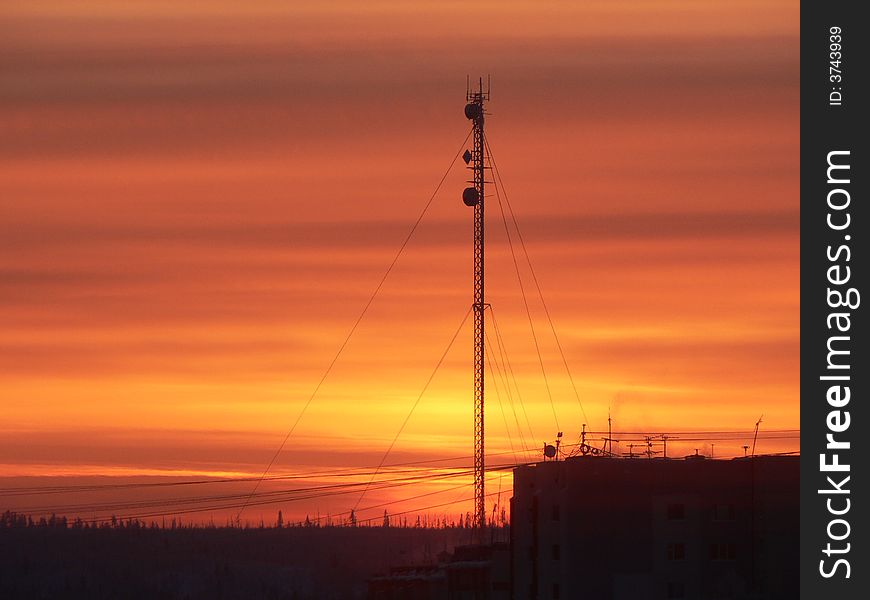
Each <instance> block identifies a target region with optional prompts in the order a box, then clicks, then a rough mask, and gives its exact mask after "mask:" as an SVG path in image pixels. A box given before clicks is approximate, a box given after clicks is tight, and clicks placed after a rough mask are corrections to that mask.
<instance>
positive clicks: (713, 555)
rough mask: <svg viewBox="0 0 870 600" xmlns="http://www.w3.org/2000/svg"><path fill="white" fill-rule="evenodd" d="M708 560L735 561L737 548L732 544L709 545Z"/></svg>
mask: <svg viewBox="0 0 870 600" xmlns="http://www.w3.org/2000/svg"><path fill="white" fill-rule="evenodd" d="M710 560H737V548H736V547H735V546H734V544H732V543H726V544H710Z"/></svg>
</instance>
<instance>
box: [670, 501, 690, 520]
mask: <svg viewBox="0 0 870 600" xmlns="http://www.w3.org/2000/svg"><path fill="white" fill-rule="evenodd" d="M685 518H686V505H685V504H679V503H674V504H668V521H682V520H683V519H685Z"/></svg>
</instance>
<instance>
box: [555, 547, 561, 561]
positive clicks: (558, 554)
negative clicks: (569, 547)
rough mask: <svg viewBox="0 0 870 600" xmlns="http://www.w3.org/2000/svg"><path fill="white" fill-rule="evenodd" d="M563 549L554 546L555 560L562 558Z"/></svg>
mask: <svg viewBox="0 0 870 600" xmlns="http://www.w3.org/2000/svg"><path fill="white" fill-rule="evenodd" d="M561 554H562V549H561V548H559V544H553V560H559V559H560V558H561Z"/></svg>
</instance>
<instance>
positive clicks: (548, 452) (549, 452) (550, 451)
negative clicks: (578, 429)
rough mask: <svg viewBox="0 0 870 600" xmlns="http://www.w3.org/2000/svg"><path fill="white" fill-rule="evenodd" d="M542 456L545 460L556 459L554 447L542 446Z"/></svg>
mask: <svg viewBox="0 0 870 600" xmlns="http://www.w3.org/2000/svg"><path fill="white" fill-rule="evenodd" d="M544 456H546V457H547V458H555V457H556V446H554V445H552V444H545V445H544Z"/></svg>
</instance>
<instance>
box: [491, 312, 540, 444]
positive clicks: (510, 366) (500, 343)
mask: <svg viewBox="0 0 870 600" xmlns="http://www.w3.org/2000/svg"><path fill="white" fill-rule="evenodd" d="M489 314H490V315H491V316H492V326H493V329H495V339H496V342H497V343H498V348H499V352H500V353H501V354H502V362H503V363H505V364H506V365H507V369H508V371H509V372H510V376H511V379H512V380H513V382H514V389H515V390H516V392H517V400H519V402H520V408H521V409H522V411H523V417H525V420H526V427H527V428H528V430H529V437H530V438H531V439H533V440H534V439H535V434H534V433H533V432H532V423H531V421H529V413H528V412H527V411H526V404H525V402H523V396H522V394H521V393H520V386H519V384H517V377H516V374H515V373H514V367H513V363H511V360H510V357H509V356H508V351H507V345H506V344H505V343H504V338H502V335H501V329H499V326H498V320H497V319H496V318H495V309H493V307H492V305H490V306H489ZM518 426H519V425H518Z"/></svg>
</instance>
